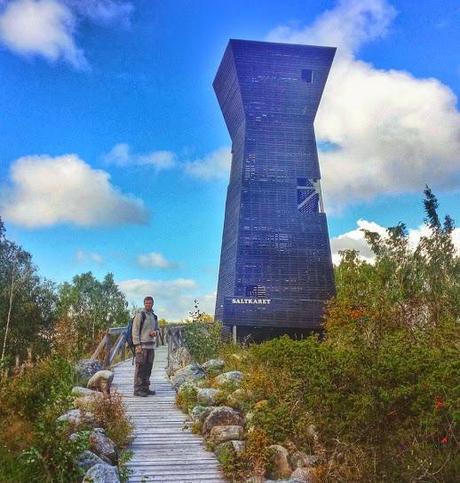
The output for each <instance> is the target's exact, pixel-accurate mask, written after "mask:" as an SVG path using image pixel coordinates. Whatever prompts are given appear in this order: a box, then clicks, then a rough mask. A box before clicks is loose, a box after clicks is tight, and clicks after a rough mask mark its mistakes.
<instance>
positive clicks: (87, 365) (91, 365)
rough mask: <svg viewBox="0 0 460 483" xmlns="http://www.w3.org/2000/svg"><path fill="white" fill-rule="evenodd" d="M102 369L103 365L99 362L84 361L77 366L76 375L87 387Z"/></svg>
mask: <svg viewBox="0 0 460 483" xmlns="http://www.w3.org/2000/svg"><path fill="white" fill-rule="evenodd" d="M102 369H103V367H102V364H101V363H100V362H99V361H96V360H94V359H82V360H81V361H78V362H77V363H76V364H75V375H76V377H77V379H78V380H79V381H80V382H81V384H82V385H85V386H86V384H87V383H88V381H89V380H90V379H91V377H92V376H94V374H96V372H97V371H100V370H102Z"/></svg>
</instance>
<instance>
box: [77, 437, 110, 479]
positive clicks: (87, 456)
mask: <svg viewBox="0 0 460 483" xmlns="http://www.w3.org/2000/svg"><path fill="white" fill-rule="evenodd" d="M72 436H73V435H72ZM75 464H76V465H77V466H78V467H79V468H82V469H83V470H85V471H88V470H89V469H90V468H91V467H93V466H94V465H97V464H104V461H103V460H101V458H99V456H98V455H96V454H94V453H93V452H92V451H88V450H85V451H83V453H80V454H79V455H78V456H77V458H76V460H75Z"/></svg>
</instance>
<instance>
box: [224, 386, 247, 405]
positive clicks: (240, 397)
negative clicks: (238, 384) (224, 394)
mask: <svg viewBox="0 0 460 483" xmlns="http://www.w3.org/2000/svg"><path fill="white" fill-rule="evenodd" d="M252 397H253V394H252V392H251V391H248V390H246V389H241V388H240V389H237V390H236V391H233V392H232V393H231V394H230V395H229V396H228V398H227V404H228V405H229V406H231V407H233V408H239V407H241V405H242V404H243V403H244V402H246V401H248V400H249V399H251V398H252Z"/></svg>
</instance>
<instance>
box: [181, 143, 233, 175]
mask: <svg viewBox="0 0 460 483" xmlns="http://www.w3.org/2000/svg"><path fill="white" fill-rule="evenodd" d="M231 162H232V154H231V151H230V148H229V147H222V148H219V149H216V150H215V151H212V152H211V153H209V154H207V155H206V156H204V157H203V158H201V159H196V160H194V161H187V162H186V163H185V172H186V173H187V174H188V175H190V176H193V177H194V178H199V179H202V180H205V181H210V180H213V179H227V178H228V176H229V172H230V165H231Z"/></svg>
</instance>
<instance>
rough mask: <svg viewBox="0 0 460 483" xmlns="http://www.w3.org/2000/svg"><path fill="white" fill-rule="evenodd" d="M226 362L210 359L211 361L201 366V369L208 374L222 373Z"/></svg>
mask: <svg viewBox="0 0 460 483" xmlns="http://www.w3.org/2000/svg"><path fill="white" fill-rule="evenodd" d="M224 365H225V362H224V361H223V360H222V359H210V360H209V361H206V362H205V363H204V364H201V367H202V368H203V369H204V370H205V371H206V372H207V373H214V374H215V373H217V372H222V370H223V368H224Z"/></svg>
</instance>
